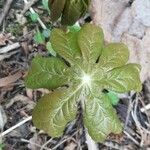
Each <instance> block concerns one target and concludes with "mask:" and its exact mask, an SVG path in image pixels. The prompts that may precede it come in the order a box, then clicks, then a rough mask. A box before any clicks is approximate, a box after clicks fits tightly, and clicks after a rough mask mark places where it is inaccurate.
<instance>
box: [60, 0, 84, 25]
mask: <svg viewBox="0 0 150 150" xmlns="http://www.w3.org/2000/svg"><path fill="white" fill-rule="evenodd" d="M86 10H87V7H86V6H85V3H83V2H82V0H67V1H66V4H65V8H64V10H63V14H62V20H61V23H62V24H63V25H70V26H71V25H73V24H74V23H75V22H76V21H77V20H78V19H79V18H80V17H81V16H82V14H84V12H85V11H86Z"/></svg>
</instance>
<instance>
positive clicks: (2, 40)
mask: <svg viewBox="0 0 150 150" xmlns="http://www.w3.org/2000/svg"><path fill="white" fill-rule="evenodd" d="M11 37H12V36H11V34H10V33H8V34H4V33H1V34H0V46H4V45H6V44H7V42H11V41H10V39H11Z"/></svg>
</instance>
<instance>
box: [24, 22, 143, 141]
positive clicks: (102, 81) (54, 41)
mask: <svg viewBox="0 0 150 150" xmlns="http://www.w3.org/2000/svg"><path fill="white" fill-rule="evenodd" d="M103 41H104V40H103V32H102V30H101V29H100V28H99V27H97V26H95V25H92V24H85V25H84V26H83V27H81V29H80V30H79V31H78V30H77V31H76V30H73V31H68V32H64V31H62V30H60V29H54V30H53V31H52V33H51V39H50V43H51V45H52V48H53V50H54V51H56V53H57V54H58V55H59V56H61V57H62V58H63V60H64V61H62V59H61V58H60V57H59V58H42V57H37V58H35V59H34V60H33V62H32V65H31V69H30V71H29V74H28V76H27V77H26V85H27V86H28V87H30V88H40V87H42V88H43V87H44V88H48V89H55V90H56V91H54V92H52V93H51V94H48V95H46V96H44V97H43V98H42V99H41V100H40V101H39V102H38V104H37V106H36V107H35V110H34V111H33V122H34V124H35V126H36V127H37V128H39V129H42V130H44V131H45V132H47V133H48V134H49V135H50V136H52V137H58V136H60V135H62V134H63V130H64V128H65V126H66V124H67V123H68V122H69V121H72V120H73V119H75V114H76V110H77V103H78V102H79V101H80V102H81V104H82V109H83V112H84V114H83V115H84V124H85V126H86V128H87V129H88V132H89V134H90V136H91V138H92V139H94V140H95V141H100V142H102V141H104V140H105V138H106V137H107V136H108V135H109V134H110V133H120V132H121V129H122V127H121V123H120V122H119V119H118V118H117V115H116V111H115V110H114V109H113V107H112V105H113V104H116V103H117V101H118V99H117V97H116V96H115V95H112V93H110V94H106V93H102V91H104V90H105V91H112V92H117V93H124V92H128V91H130V90H135V91H140V90H141V82H140V77H139V72H140V67H139V65H137V64H127V61H128V57H129V54H128V49H127V47H126V46H125V45H124V44H121V43H111V44H108V45H106V46H105V45H104V42H103ZM50 48H51V47H50ZM67 62H69V64H68V63H67ZM66 64H67V65H66ZM68 66H69V67H68ZM63 85H67V88H66V89H62V87H61V88H59V86H63ZM73 86H76V87H78V88H72V87H73ZM56 88H57V89H56ZM112 96H113V97H112ZM110 97H111V98H110Z"/></svg>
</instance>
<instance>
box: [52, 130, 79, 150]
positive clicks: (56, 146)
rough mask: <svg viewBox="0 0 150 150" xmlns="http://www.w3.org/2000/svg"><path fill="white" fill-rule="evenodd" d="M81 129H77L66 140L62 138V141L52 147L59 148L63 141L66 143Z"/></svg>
mask: <svg viewBox="0 0 150 150" xmlns="http://www.w3.org/2000/svg"><path fill="white" fill-rule="evenodd" d="M79 131H80V129H79V130H77V131H76V132H75V133H73V134H72V135H71V136H70V137H68V138H65V139H64V140H62V141H61V142H60V143H58V144H57V145H55V146H54V147H53V148H52V150H55V149H56V148H58V147H59V146H60V145H62V144H63V143H65V142H66V141H68V140H69V139H72V137H73V136H74V135H76V134H77V133H78V132H79Z"/></svg>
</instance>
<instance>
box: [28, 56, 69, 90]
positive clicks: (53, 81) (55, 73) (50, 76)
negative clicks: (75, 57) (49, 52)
mask: <svg viewBox="0 0 150 150" xmlns="http://www.w3.org/2000/svg"><path fill="white" fill-rule="evenodd" d="M67 69H68V67H67V66H66V64H65V63H64V62H63V61H61V60H60V59H58V58H55V57H53V58H42V57H41V56H37V57H35V58H34V59H33V61H32V64H31V68H30V70H29V73H28V76H27V77H26V78H25V82H26V86H27V87H28V88H32V89H37V88H47V89H55V88H58V87H60V86H62V85H64V84H66V83H67V82H68V80H69V79H68V76H66V75H67Z"/></svg>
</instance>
